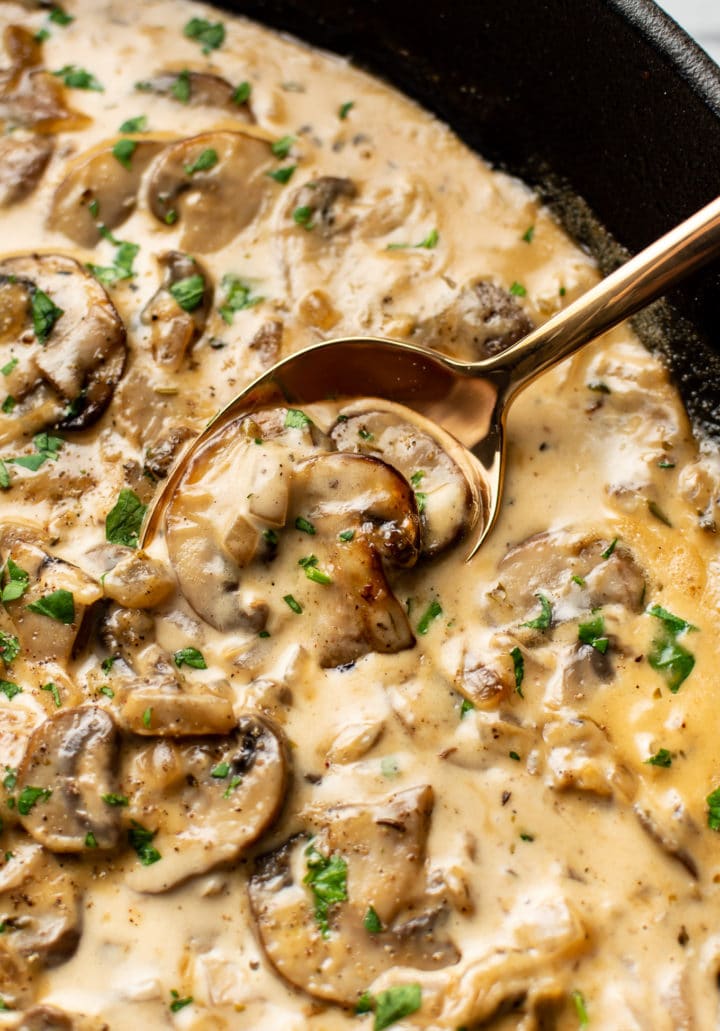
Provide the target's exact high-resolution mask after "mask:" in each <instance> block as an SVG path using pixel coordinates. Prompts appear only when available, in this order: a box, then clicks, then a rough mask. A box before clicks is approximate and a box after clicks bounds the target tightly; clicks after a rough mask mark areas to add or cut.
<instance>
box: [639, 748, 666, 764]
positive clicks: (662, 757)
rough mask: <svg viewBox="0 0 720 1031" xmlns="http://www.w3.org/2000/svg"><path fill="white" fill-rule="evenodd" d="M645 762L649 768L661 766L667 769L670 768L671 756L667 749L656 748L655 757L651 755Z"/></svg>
mask: <svg viewBox="0 0 720 1031" xmlns="http://www.w3.org/2000/svg"><path fill="white" fill-rule="evenodd" d="M645 762H646V763H647V764H648V765H649V766H662V767H663V768H664V769H667V768H668V766H672V754H671V753H670V752H669V751H668V749H667V748H658V750H657V752H656V753H655V755H651V756H650V758H649V759H645Z"/></svg>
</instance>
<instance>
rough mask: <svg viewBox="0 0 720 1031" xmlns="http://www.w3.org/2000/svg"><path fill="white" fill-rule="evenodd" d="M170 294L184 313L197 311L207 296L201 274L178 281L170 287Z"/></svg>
mask: <svg viewBox="0 0 720 1031" xmlns="http://www.w3.org/2000/svg"><path fill="white" fill-rule="evenodd" d="M170 293H171V294H172V296H173V297H174V298H175V300H176V301H177V303H178V304H179V305H180V307H181V308H182V309H183V311H195V309H196V308H197V307H198V305H199V304H201V303H202V299H203V297H204V296H205V280H204V279H203V277H202V276H201V275H200V274H199V273H197V272H196V273H194V274H193V275H192V276H185V278H184V279H178V281H177V283H172V284H171V285H170Z"/></svg>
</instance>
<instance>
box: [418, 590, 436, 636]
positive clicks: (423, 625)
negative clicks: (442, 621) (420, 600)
mask: <svg viewBox="0 0 720 1031" xmlns="http://www.w3.org/2000/svg"><path fill="white" fill-rule="evenodd" d="M440 615H442V605H441V604H440V602H439V601H438V600H437V599H436V598H435V599H434V600H433V601H431V602H430V604H429V605H428V607H427V608H426V609H425V612H424V613H423V614H422V616H421V618H420V622H419V623H418V625H417V632H418V633H419V634H422V635H423V636H424V635H425V634H426V633H427V632H428V630H429V629H430V624H431V623H432V621H433V620H434V619H437V617H438V616H440Z"/></svg>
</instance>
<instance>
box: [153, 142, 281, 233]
mask: <svg viewBox="0 0 720 1031" xmlns="http://www.w3.org/2000/svg"><path fill="white" fill-rule="evenodd" d="M208 152H212V154H213V155H214V161H213V163H212V164H208V167H204V168H203V167H200V168H198V169H197V170H196V171H194V170H193V169H194V166H195V164H196V163H197V162H198V159H201V156H202V155H203V154H207V153H208ZM271 159H272V151H271V150H270V145H269V144H268V143H265V142H263V141H261V140H258V139H255V138H254V137H252V136H248V135H246V134H244V133H241V132H230V131H228V130H222V131H217V132H208V133H202V134H201V135H199V136H192V137H190V138H188V139H185V140H180V141H179V142H178V143H175V144H172V145H171V146H169V147H167V148H166V149H165V151H164V152H163V154H162V155H161V157H160V158H159V159H158V161H157V162H156V164H155V166H154V168H153V170H152V175H151V177H150V181H149V183H148V204H149V207H150V210H151V211H152V213H153V215H154V216H155V217H156V218H157V219H159V221H160V222H162V223H163V224H167V221H168V218H170V219H171V220H173V221H175V220H176V221H177V223H178V225H179V227H180V246H181V247H182V249H183V250H185V251H189V252H190V253H195V252H196V251H197V252H200V253H201V254H207V253H212V252H213V251H217V250H219V249H220V248H221V247H224V246H225V245H226V244H227V243H229V242H230V241H231V240H232V239H234V237H236V236H237V234H238V233H239V232H240V231H241V230H243V229H244V228H245V227H246V226H247V225H249V224H250V223H251V222H252V220H253V219H254V218H255V216H256V214H257V213H258V211H259V209H260V205H261V203H262V200H263V197H264V196H265V194H266V192H267V189H268V185H267V184H268V180H267V178H266V176H265V175H264V172H265V169H266V168H267V167H268V165H269V162H270V161H271ZM201 164H202V161H201ZM171 212H174V216H173V215H171Z"/></svg>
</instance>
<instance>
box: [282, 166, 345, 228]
mask: <svg viewBox="0 0 720 1031" xmlns="http://www.w3.org/2000/svg"><path fill="white" fill-rule="evenodd" d="M357 193H358V190H357V186H356V185H355V183H354V182H353V181H352V179H347V178H341V177H340V176H336V175H321V176H319V177H318V178H317V179H312V180H311V181H310V182H307V183H305V184H304V185H303V186H301V187H300V189H299V190H298V191H297V192H296V193H295V194H294V196H293V198H292V201H291V205H290V208H289V211H290V213H291V215H292V213H293V212H296V211H297V210H298V208H301V209H305V210H307V212H308V215H307V218H305V219H304V220H303V223H302V225H303V227H304V232H305V233H306V234H307V236H310V237H313V236H315V237H321V238H323V239H329V238H330V237H332V236H336V235H337V234H338V233H344V232H347V231H348V230H349V229H351V228H352V226H353V225H354V224H355V214H354V213H353V212H352V209H350V210H348V208H349V202H350V201H352V200H354V199H355V198H356V197H357ZM294 220H296V219H294Z"/></svg>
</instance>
